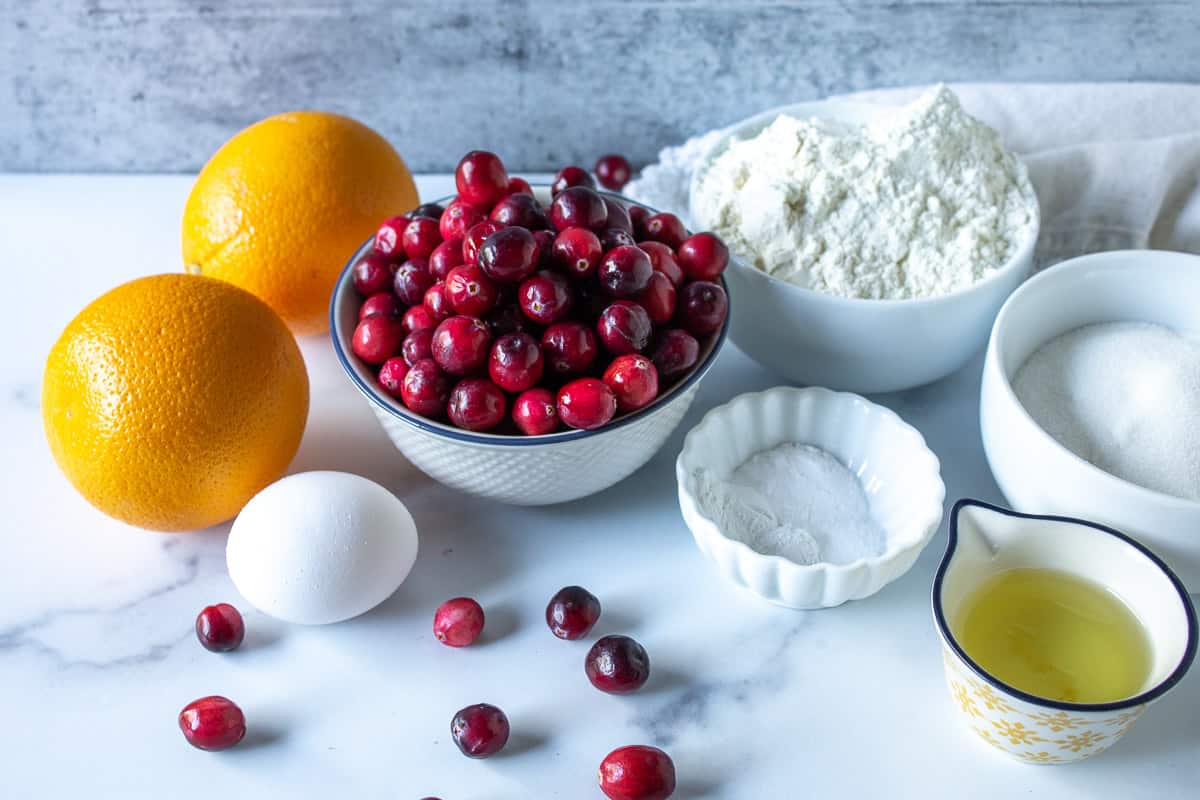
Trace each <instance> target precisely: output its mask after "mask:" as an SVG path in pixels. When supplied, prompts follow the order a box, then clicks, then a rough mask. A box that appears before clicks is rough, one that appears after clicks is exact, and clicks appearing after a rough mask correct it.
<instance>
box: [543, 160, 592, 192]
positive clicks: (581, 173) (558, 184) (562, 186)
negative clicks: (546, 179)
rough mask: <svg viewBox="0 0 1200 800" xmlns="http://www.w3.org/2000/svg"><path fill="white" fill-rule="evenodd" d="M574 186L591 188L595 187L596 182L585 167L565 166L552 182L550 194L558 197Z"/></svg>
mask: <svg viewBox="0 0 1200 800" xmlns="http://www.w3.org/2000/svg"><path fill="white" fill-rule="evenodd" d="M572 186H586V187H587V188H589V189H595V188H596V182H595V181H594V180H592V176H591V175H589V174H588V171H587V170H586V169H584V168H583V167H576V166H568V167H563V168H562V169H560V170H559V171H558V172H557V173H556V174H555V176H554V180H553V181H552V182H551V183H550V195H551V196H552V197H558V195H559V194H560V193H562V192H563V191H565V190H567V189H570V188H571V187H572Z"/></svg>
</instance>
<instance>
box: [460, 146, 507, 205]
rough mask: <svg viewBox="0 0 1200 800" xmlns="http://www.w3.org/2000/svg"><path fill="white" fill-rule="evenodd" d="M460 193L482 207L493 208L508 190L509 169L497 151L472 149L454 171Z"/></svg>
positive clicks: (469, 201)
mask: <svg viewBox="0 0 1200 800" xmlns="http://www.w3.org/2000/svg"><path fill="white" fill-rule="evenodd" d="M454 185H455V186H456V187H457V188H458V195H459V197H461V198H462V199H463V200H466V201H467V202H468V203H470V204H472V205H475V206H479V207H480V208H491V207H492V206H493V205H495V204H496V202H497V201H498V200H499V199H500V198H501V197H504V195H505V194H506V193H507V192H508V171H507V170H506V169H504V162H502V161H501V160H500V157H499V156H497V155H496V154H495V153H489V152H487V151H486V150H472V151H471V152H469V153H467V154H466V155H465V156H463V157H462V161H459V162H458V168H457V169H456V170H455V171H454Z"/></svg>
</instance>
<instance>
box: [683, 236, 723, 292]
mask: <svg viewBox="0 0 1200 800" xmlns="http://www.w3.org/2000/svg"><path fill="white" fill-rule="evenodd" d="M675 260H676V261H678V262H679V266H680V267H682V268H683V273H684V274H685V275H687V276H688V278H690V279H691V280H694V281H715V280H716V279H717V278H718V277H719V276H720V275H721V273H722V272H724V271H725V266H726V265H727V264H728V263H729V248H728V247H726V246H725V243H724V242H722V241H721V238H720V237H719V236H717V235H716V234H715V233H697V234H695V235H694V236H689V237H688V238H687V239H685V240H684V241H683V244H681V245H679V250H678V251H677V252H676V254H675Z"/></svg>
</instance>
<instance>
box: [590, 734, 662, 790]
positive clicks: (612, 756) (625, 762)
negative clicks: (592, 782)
mask: <svg viewBox="0 0 1200 800" xmlns="http://www.w3.org/2000/svg"><path fill="white" fill-rule="evenodd" d="M600 791H602V792H604V794H605V796H606V797H608V799H609V800H667V798H668V797H670V796H671V795H672V794H674V793H675V764H674V763H673V762H672V761H671V757H670V756H669V755H667V754H666V753H664V752H663V751H662V750H659V749H658V748H657V747H650V746H648V745H642V744H637V745H629V746H627V747H618V748H617V749H616V750H613V751H612V752H611V753H609V754H608V755H606V756H605V757H604V760H603V761H601V762H600Z"/></svg>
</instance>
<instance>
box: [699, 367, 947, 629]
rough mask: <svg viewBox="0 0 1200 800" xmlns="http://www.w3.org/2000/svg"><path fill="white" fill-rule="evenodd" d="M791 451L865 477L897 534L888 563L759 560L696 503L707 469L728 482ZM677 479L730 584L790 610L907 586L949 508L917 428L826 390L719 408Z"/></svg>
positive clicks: (756, 396)
mask: <svg viewBox="0 0 1200 800" xmlns="http://www.w3.org/2000/svg"><path fill="white" fill-rule="evenodd" d="M786 442H798V443H801V444H811V445H814V446H816V447H820V448H821V449H823V450H825V451H826V452H828V453H830V454H831V455H833V456H834V457H836V458H837V459H838V460H839V461H841V462H842V464H844V465H845V466H846V467H847V468H849V469H850V471H851V472H853V473H854V474H855V475H857V476H858V479H859V481H860V482H861V483H862V486H863V489H864V491H865V492H866V494H867V500H868V502H869V503H870V507H871V514H872V515H873V516H874V517H875V519H876V521H877V522H879V524H880V525H881V526H882V527H883V529H884V532H885V533H886V534H887V547H886V549H885V551H884V552H883V553H882V554H881V555H879V556H875V557H872V558H864V559H860V560H858V561H855V562H853V563H850V564H838V565H835V564H824V563H818V564H811V565H800V564H796V563H795V562H792V561H789V560H787V559H786V558H782V557H780V556H767V555H763V554H761V553H757V552H755V551H754V550H752V549H750V547H749V546H747V545H746V544H744V543H743V542H740V541H738V540H736V539H732V538H730V537H729V536H727V535H726V534H725V532H723V531H722V530H720V528H718V527H717V524H716V522H714V521H713V520H712V519H711V518H709V517H708V516H707V515H706V514H705V512H704V510H703V509H702V508H701V507H700V505H699V503H698V502H697V500H696V479H695V472H696V470H697V469H699V468H700V467H705V468H707V469H709V470H712V471H713V473H714V474H715V475H717V476H719V477H726V476H728V475H729V474H730V473H731V472H732V471H733V470H734V469H736V468H737V467H738V466H739V465H740V464H742V463H743V462H744V461H746V459H748V458H750V457H751V456H752V455H754V454H755V453H758V452H761V451H763V450H767V449H769V448H772V447H775V446H776V445H780V444H784V443H786ZM675 475H676V478H677V480H678V482H679V506H680V509H681V510H682V511H683V519H684V521H685V522H686V523H687V526H688V528H690V529H691V531H692V537H693V538H694V539H695V540H696V545H697V546H698V547H699V548H700V551H701V552H703V553H704V554H705V555H706V556H708V557H709V558H710V559H711V560H712V562H713V563H714V564H716V565H717V569H718V570H719V571H720V573H721V574H722V575H723V576H724V577H726V578H728V579H729V580H731V581H733V582H734V583H736V584H739V585H741V586H745V587H746V588H748V589H750V591H752V592H754V593H755V594H757V595H758V596H760V597H762V598H764V599H766V600H770V601H771V602H772V603H777V604H779V605H782V606H787V607H789V608H827V607H829V606H836V605H840V604H842V603H844V602H846V601H847V600H857V599H859V598H863V597H867V596H869V595H872V594H874V593H875V592H877V591H879V590H880V589H882V588H883V587H884V586H885V585H887V584H888V583H890V582H892V581H894V580H895V579H896V578H899V577H900V576H901V575H903V574H904V573H905V572H907V571H908V570H909V568H911V567H912V565H913V563H914V562H915V561H916V560H917V556H918V555H920V553H921V550H922V549H924V547H925V545H927V544H928V543H929V540H930V539H931V538H932V537H933V534H934V532H935V531H936V530H937V527H938V524H939V523H940V522H941V520H942V503H943V501H944V500H945V499H946V487H945V486H944V485H943V484H942V478H941V473H940V471H939V465H938V459H937V456H935V455H934V454H933V453H932V452H930V450H929V448H928V447H926V446H925V439H924V438H923V437H922V436H921V434H920V433H919V432H918V431H917V430H916V429H915V428H913V427H912V426H911V425H909V424H908V423H906V422H904V420H902V419H900V417H899V416H897V415H896V414H895V412H893V411H891V410H890V409H887V408H884V407H882V406H878V405H876V404H874V403H871V402H869V401H867V400H865V399H864V398H862V397H859V396H858V395H854V394H846V393H841V392H833V391H830V390H829V389H823V388H819V387H813V388H808V389H796V388H792V387H786V386H785V387H777V388H775V389H770V390H768V391H765V392H758V393H752V394H743V395H739V396H738V397H735V398H734V399H733V400H731V401H730V402H728V403H726V404H725V405H723V406H718V407H717V408H714V409H713V410H712V411H710V412H708V414H706V415H705V417H704V419H702V420H701V421H700V424H699V425H697V426H696V427H695V428H693V429H692V431H691V432H690V433H688V435H687V438H686V439H685V440H684V443H683V452H681V453H680V454H679V459H678V460H677V461H676V462H675ZM800 491H802V489H801V490H800Z"/></svg>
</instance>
